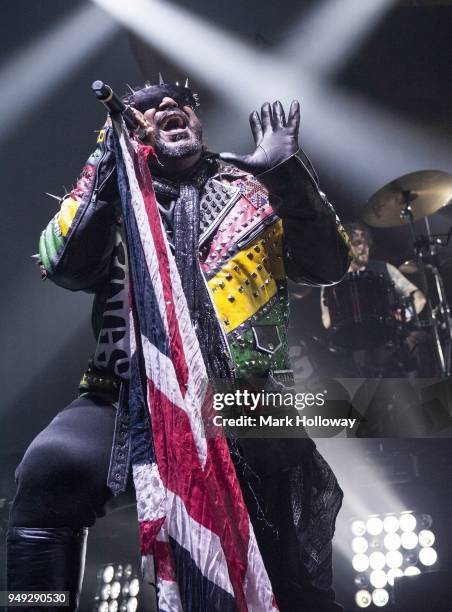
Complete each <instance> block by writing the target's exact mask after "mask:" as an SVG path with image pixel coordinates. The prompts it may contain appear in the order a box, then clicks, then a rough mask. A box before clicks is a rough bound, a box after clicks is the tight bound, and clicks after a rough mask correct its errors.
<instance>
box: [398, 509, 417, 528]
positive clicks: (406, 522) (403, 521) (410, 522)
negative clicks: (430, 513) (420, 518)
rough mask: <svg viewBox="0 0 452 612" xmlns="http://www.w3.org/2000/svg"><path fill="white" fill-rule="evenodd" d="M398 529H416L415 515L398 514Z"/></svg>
mask: <svg viewBox="0 0 452 612" xmlns="http://www.w3.org/2000/svg"><path fill="white" fill-rule="evenodd" d="M400 529H401V530H402V531H406V532H408V531H414V530H415V529H416V517H415V516H414V515H413V514H411V512H410V513H403V514H401V516H400Z"/></svg>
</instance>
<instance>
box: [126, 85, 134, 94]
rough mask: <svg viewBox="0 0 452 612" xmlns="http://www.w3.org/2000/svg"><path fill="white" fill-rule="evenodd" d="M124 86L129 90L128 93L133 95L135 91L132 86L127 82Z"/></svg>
mask: <svg viewBox="0 0 452 612" xmlns="http://www.w3.org/2000/svg"><path fill="white" fill-rule="evenodd" d="M126 87H127V89H128V90H129V91H130V93H131V94H132V96H133V95H134V93H135V90H134V89H133V87H131V86H130V85H129V84H128V83H126Z"/></svg>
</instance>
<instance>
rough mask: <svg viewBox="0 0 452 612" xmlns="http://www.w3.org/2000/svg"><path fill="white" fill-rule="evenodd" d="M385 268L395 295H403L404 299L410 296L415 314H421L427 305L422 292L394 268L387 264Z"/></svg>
mask: <svg viewBox="0 0 452 612" xmlns="http://www.w3.org/2000/svg"><path fill="white" fill-rule="evenodd" d="M386 267H387V270H388V273H389V276H390V277H391V280H392V282H393V283H394V287H395V290H396V291H397V293H399V294H400V295H404V296H405V297H409V296H411V297H412V298H413V306H414V310H415V311H416V313H417V314H419V313H420V312H422V310H423V309H424V307H425V304H426V303H427V300H426V299H425V295H424V294H423V293H422V291H421V290H420V289H418V287H416V285H413V283H411V282H410V281H409V280H408V279H407V278H406V276H404V275H403V274H402V273H401V272H400V271H399V270H397V268H396V267H395V266H393V265H391V264H390V263H387V264H386Z"/></svg>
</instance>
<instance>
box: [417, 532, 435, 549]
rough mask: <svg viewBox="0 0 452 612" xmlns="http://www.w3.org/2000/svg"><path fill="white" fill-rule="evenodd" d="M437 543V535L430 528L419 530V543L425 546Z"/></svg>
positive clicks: (428, 546) (429, 546)
mask: <svg viewBox="0 0 452 612" xmlns="http://www.w3.org/2000/svg"><path fill="white" fill-rule="evenodd" d="M434 543H435V535H434V533H433V532H432V531H430V530H429V529H423V530H422V531H420V532H419V545H420V546H422V547H425V548H431V547H432V546H433V544H434Z"/></svg>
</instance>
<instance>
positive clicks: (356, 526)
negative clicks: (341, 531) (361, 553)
mask: <svg viewBox="0 0 452 612" xmlns="http://www.w3.org/2000/svg"><path fill="white" fill-rule="evenodd" d="M351 529H352V533H353V535H355V536H363V535H364V534H365V533H366V523H365V522H364V521H353V523H352V527H351Z"/></svg>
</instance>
